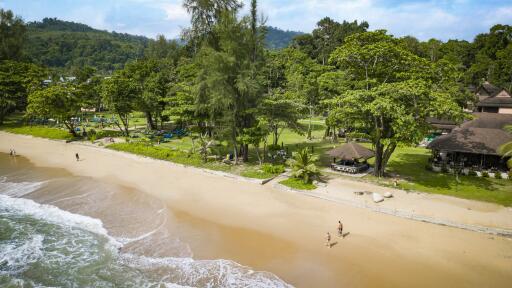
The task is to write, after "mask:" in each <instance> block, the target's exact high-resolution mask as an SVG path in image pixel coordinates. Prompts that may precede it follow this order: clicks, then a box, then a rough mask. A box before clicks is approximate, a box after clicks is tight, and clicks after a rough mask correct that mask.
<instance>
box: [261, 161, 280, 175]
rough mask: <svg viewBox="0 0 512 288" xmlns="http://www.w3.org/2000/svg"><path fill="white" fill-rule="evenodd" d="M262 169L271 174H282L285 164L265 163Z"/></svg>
mask: <svg viewBox="0 0 512 288" xmlns="http://www.w3.org/2000/svg"><path fill="white" fill-rule="evenodd" d="M261 170H263V172H265V173H269V174H281V173H283V172H284V166H283V165H272V164H268V163H266V164H263V166H262V167H261Z"/></svg>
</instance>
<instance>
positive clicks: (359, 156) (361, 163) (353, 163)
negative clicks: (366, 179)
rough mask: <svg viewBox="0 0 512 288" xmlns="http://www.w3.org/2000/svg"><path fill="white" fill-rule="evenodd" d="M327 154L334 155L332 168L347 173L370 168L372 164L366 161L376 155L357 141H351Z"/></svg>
mask: <svg viewBox="0 0 512 288" xmlns="http://www.w3.org/2000/svg"><path fill="white" fill-rule="evenodd" d="M327 154H328V155H329V156H331V157H333V163H332V164H331V169H333V170H335V171H340V172H346V173H360V172H364V171H366V170H368V168H370V165H368V163H367V162H366V160H368V159H369V158H372V157H374V156H375V153H374V152H373V151H372V150H370V149H368V148H366V147H363V146H361V145H359V144H357V143H356V142H349V143H346V144H344V145H341V146H339V147H336V148H334V149H332V150H329V151H327Z"/></svg>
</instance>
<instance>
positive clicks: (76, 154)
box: [75, 153, 80, 161]
mask: <svg viewBox="0 0 512 288" xmlns="http://www.w3.org/2000/svg"><path fill="white" fill-rule="evenodd" d="M75 157H76V161H80V156H78V153H75Z"/></svg>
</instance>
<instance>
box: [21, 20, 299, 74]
mask: <svg viewBox="0 0 512 288" xmlns="http://www.w3.org/2000/svg"><path fill="white" fill-rule="evenodd" d="M267 29H268V30H267V36H266V42H267V47H268V48H269V49H279V48H284V47H286V46H288V44H289V43H290V42H291V41H292V39H293V37H295V36H297V35H301V34H302V33H300V32H294V31H284V30H281V29H278V28H274V27H268V28H267ZM150 41H151V39H149V38H147V37H144V36H134V35H130V34H124V33H116V32H107V31H102V30H97V29H94V28H92V27H90V26H87V25H85V24H81V23H75V22H69V21H62V20H59V19H56V18H45V19H43V20H42V21H40V22H29V23H27V42H26V44H25V46H24V54H25V56H26V57H28V58H29V59H30V60H31V61H32V62H34V63H37V64H39V65H43V66H47V67H52V68H66V69H73V68H80V67H84V66H91V67H94V68H95V69H96V70H98V71H101V72H110V71H113V70H116V69H121V68H123V66H124V64H125V63H126V62H128V61H129V60H133V59H137V58H141V57H142V56H143V55H144V49H145V48H146V47H147V46H148V43H149V42H150Z"/></svg>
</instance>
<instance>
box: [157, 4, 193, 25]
mask: <svg viewBox="0 0 512 288" xmlns="http://www.w3.org/2000/svg"><path fill="white" fill-rule="evenodd" d="M161 8H162V9H163V10H164V11H165V14H166V15H167V20H173V21H186V20H188V19H189V16H188V13H187V11H186V10H185V8H183V6H182V5H181V4H174V3H162V4H161Z"/></svg>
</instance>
